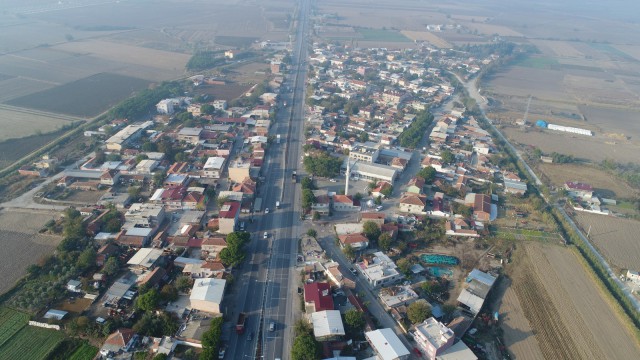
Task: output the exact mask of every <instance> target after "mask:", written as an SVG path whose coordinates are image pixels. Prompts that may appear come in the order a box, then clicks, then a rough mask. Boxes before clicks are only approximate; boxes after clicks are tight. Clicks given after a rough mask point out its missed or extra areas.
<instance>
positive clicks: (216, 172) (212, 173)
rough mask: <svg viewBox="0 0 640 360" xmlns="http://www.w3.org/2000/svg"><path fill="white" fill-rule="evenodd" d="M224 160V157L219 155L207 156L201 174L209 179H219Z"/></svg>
mask: <svg viewBox="0 0 640 360" xmlns="http://www.w3.org/2000/svg"><path fill="white" fill-rule="evenodd" d="M226 161H227V159H226V158H223V157H220V156H214V157H210V158H208V159H207V162H206V163H205V164H204V166H203V167H202V174H203V175H204V176H205V177H208V178H211V179H219V178H220V176H221V175H222V169H223V168H224V164H225V162H226Z"/></svg>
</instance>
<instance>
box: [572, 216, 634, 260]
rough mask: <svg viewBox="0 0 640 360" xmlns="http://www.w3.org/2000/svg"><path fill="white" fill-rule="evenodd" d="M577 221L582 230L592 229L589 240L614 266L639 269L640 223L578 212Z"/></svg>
mask: <svg viewBox="0 0 640 360" xmlns="http://www.w3.org/2000/svg"><path fill="white" fill-rule="evenodd" d="M574 217H575V219H576V220H577V221H578V223H579V224H580V226H581V227H582V229H584V230H585V232H586V231H588V230H589V228H591V232H590V234H589V238H590V239H591V241H593V242H594V243H595V245H596V246H597V247H598V249H599V250H600V252H601V253H602V255H603V256H604V257H605V258H607V260H609V261H610V262H611V263H612V265H614V266H616V267H618V268H621V269H632V270H635V269H637V268H638V263H640V241H638V234H640V222H639V221H636V220H631V219H623V218H617V217H614V216H604V215H597V214H589V213H584V212H580V211H576V214H575V216H574Z"/></svg>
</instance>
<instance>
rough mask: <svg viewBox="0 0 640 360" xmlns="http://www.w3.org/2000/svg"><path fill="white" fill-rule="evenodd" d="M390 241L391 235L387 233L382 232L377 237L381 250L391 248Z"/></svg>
mask: <svg viewBox="0 0 640 360" xmlns="http://www.w3.org/2000/svg"><path fill="white" fill-rule="evenodd" d="M392 241H393V240H392V239H391V235H389V233H383V234H381V235H380V237H378V246H379V247H380V248H381V249H382V250H383V251H389V249H391V242H392Z"/></svg>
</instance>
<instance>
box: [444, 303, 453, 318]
mask: <svg viewBox="0 0 640 360" xmlns="http://www.w3.org/2000/svg"><path fill="white" fill-rule="evenodd" d="M455 311H456V306H455V305H453V304H443V305H442V312H444V314H445V315H446V316H450V315H451V314H453V313H454V312H455Z"/></svg>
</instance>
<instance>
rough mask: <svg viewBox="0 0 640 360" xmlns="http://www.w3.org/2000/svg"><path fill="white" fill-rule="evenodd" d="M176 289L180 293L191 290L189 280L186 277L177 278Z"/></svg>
mask: <svg viewBox="0 0 640 360" xmlns="http://www.w3.org/2000/svg"><path fill="white" fill-rule="evenodd" d="M175 286H176V289H178V291H181V292H187V291H188V290H189V289H191V286H192V284H191V279H190V278H189V277H188V276H178V277H177V278H176V282H175Z"/></svg>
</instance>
